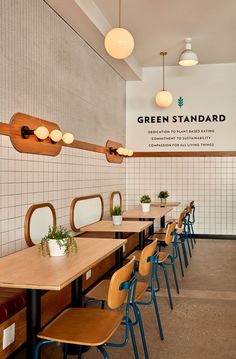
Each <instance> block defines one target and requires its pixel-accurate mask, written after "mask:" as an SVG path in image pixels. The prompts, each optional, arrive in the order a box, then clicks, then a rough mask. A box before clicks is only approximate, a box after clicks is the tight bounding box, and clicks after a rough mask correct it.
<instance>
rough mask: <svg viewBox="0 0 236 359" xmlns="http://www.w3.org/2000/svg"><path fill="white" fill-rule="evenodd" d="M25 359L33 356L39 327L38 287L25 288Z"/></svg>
mask: <svg viewBox="0 0 236 359" xmlns="http://www.w3.org/2000/svg"><path fill="white" fill-rule="evenodd" d="M26 303H27V312H26V313H27V314H26V321H27V359H32V358H33V357H34V351H35V346H36V343H37V333H38V332H39V330H40V328H41V295H40V290H38V289H27V294H26Z"/></svg>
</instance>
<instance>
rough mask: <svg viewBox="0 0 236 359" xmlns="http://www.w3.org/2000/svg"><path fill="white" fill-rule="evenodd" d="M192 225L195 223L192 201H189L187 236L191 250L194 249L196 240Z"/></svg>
mask: <svg viewBox="0 0 236 359" xmlns="http://www.w3.org/2000/svg"><path fill="white" fill-rule="evenodd" d="M194 223H195V206H194V201H191V202H190V203H189V205H188V207H187V227H188V235H189V238H190V242H191V245H192V249H193V248H194V244H196V239H195V236H194V230H193V225H194Z"/></svg>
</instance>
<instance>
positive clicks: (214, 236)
mask: <svg viewBox="0 0 236 359" xmlns="http://www.w3.org/2000/svg"><path fill="white" fill-rule="evenodd" d="M194 236H195V238H203V239H236V235H233V234H225V235H224V234H194Z"/></svg>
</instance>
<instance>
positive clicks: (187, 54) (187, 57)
mask: <svg viewBox="0 0 236 359" xmlns="http://www.w3.org/2000/svg"><path fill="white" fill-rule="evenodd" d="M197 64H198V57H197V54H196V53H195V52H194V51H193V50H192V39H191V37H187V38H186V39H185V50H184V51H183V52H182V53H181V55H180V57H179V65H181V66H194V65H197Z"/></svg>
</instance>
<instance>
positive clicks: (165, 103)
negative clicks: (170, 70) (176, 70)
mask: <svg viewBox="0 0 236 359" xmlns="http://www.w3.org/2000/svg"><path fill="white" fill-rule="evenodd" d="M160 55H161V56H163V61H162V69H163V70H162V71H163V72H162V73H163V78H162V81H163V83H162V85H163V86H162V90H161V91H159V92H158V93H157V94H156V104H157V106H159V107H162V108H165V107H169V106H170V105H171V104H172V102H173V96H172V94H171V93H170V92H169V91H167V90H165V72H164V67H165V66H164V65H165V63H164V57H165V56H166V55H167V52H165V51H162V52H160Z"/></svg>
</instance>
